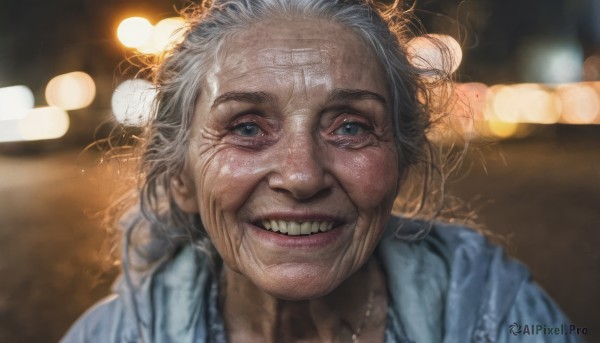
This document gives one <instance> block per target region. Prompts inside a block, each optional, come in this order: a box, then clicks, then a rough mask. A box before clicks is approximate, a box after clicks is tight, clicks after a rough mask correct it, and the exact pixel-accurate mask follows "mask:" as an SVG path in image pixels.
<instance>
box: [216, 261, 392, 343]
mask: <svg viewBox="0 0 600 343" xmlns="http://www.w3.org/2000/svg"><path fill="white" fill-rule="evenodd" d="M379 268H380V267H379V265H378V263H377V262H376V261H375V260H374V259H373V258H371V260H369V261H368V262H367V263H366V264H365V265H364V266H363V267H361V268H360V269H359V270H358V271H357V272H355V273H354V274H353V275H351V276H350V277H349V278H348V279H347V280H346V281H344V283H342V284H341V285H340V286H339V287H338V288H336V289H335V290H334V291H333V292H331V293H330V294H328V295H326V296H324V297H321V298H318V299H311V300H300V301H294V300H284V299H278V298H275V297H273V296H271V295H269V294H267V293H265V292H263V291H262V290H260V289H259V288H258V287H256V286H255V285H254V284H253V283H251V282H250V281H249V280H247V279H246V278H245V277H244V276H242V275H241V274H239V273H236V272H234V271H232V270H230V269H229V268H227V267H226V266H225V265H224V266H223V270H222V273H221V282H220V289H221V291H220V300H219V302H220V308H221V312H222V313H223V317H224V321H225V327H226V332H227V335H228V342H231V343H235V342H240V341H242V342H243V341H253V340H256V341H261V342H266V343H269V342H278V343H279V342H298V341H303V342H350V341H351V337H352V334H353V333H355V332H356V331H357V330H358V326H360V325H361V324H362V323H363V322H364V319H365V312H366V308H367V302H368V295H369V292H370V291H371V289H373V290H374V292H375V293H374V294H375V299H376V300H375V303H376V304H377V303H380V304H381V303H382V300H383V304H384V305H385V306H383V309H381V310H380V311H375V312H376V313H377V312H383V313H384V315H383V318H381V315H378V314H375V315H372V317H370V318H369V320H368V321H367V322H366V323H364V324H363V325H364V327H363V328H362V333H361V337H364V335H363V334H365V335H366V334H367V331H368V330H369V326H370V325H373V324H377V325H381V324H383V329H385V319H386V318H385V311H386V309H387V290H386V288H385V284H382V282H381V280H384V279H382V278H381V276H382V275H379V273H381V272H382V271H381V270H380V269H379ZM383 282H385V281H383ZM382 287H383V290H382V289H381V288H382ZM377 299H379V300H377ZM361 341H362V340H361Z"/></svg>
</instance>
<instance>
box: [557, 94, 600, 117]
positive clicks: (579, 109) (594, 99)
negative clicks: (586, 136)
mask: <svg viewBox="0 0 600 343" xmlns="http://www.w3.org/2000/svg"><path fill="white" fill-rule="evenodd" d="M558 94H559V96H560V99H561V102H562V118H561V119H562V120H563V121H564V122H566V123H569V124H590V123H593V122H594V121H595V119H596V118H597V117H598V115H599V112H600V97H599V95H598V93H597V92H596V91H595V90H594V88H592V87H590V86H588V85H585V84H573V85H568V86H564V87H561V88H559V89H558Z"/></svg>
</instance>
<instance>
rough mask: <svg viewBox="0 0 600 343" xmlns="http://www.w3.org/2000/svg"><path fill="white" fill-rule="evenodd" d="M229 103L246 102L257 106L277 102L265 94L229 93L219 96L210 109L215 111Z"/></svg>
mask: <svg viewBox="0 0 600 343" xmlns="http://www.w3.org/2000/svg"><path fill="white" fill-rule="evenodd" d="M228 101H238V102H246V103H250V104H255V105H259V104H264V103H271V104H274V103H275V102H276V101H275V98H274V97H273V96H272V95H270V94H268V93H265V92H227V93H223V94H221V95H219V96H218V97H217V98H216V99H215V101H213V104H212V106H211V108H210V109H211V110H213V109H214V108H215V107H217V106H219V105H220V104H222V103H225V102H228Z"/></svg>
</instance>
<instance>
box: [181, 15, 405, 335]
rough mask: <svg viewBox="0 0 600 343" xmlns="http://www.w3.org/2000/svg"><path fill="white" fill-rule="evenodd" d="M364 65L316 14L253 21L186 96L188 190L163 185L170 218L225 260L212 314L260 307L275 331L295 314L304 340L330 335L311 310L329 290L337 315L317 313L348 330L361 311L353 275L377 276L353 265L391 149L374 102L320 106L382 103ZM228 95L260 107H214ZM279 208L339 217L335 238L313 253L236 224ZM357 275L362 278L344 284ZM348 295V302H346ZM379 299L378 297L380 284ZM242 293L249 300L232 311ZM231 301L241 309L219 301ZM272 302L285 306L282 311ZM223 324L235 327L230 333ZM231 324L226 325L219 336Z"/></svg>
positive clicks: (377, 221) (383, 190) (374, 221)
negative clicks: (190, 100) (190, 110)
mask: <svg viewBox="0 0 600 343" xmlns="http://www.w3.org/2000/svg"><path fill="white" fill-rule="evenodd" d="M374 61H376V59H375V57H374V56H373V55H372V54H371V53H370V52H369V50H368V48H367V46H366V45H364V44H363V43H362V41H360V39H359V38H358V37H357V36H355V35H354V34H353V33H351V31H349V30H347V29H346V28H344V27H341V26H339V25H337V24H332V23H330V22H325V21H318V20H293V21H268V22H263V23H259V24H256V25H254V26H252V27H251V28H249V29H248V30H245V31H243V32H240V33H238V34H236V35H235V36H234V37H233V38H232V39H231V40H230V41H229V42H227V43H226V44H225V47H224V50H223V53H222V54H221V55H220V57H219V59H218V62H217V63H216V64H215V65H214V66H213V68H212V69H211V70H210V72H209V74H208V76H207V79H206V82H205V85H204V87H203V88H202V90H201V93H200V95H199V99H198V102H197V105H196V111H195V116H194V119H193V123H192V127H191V135H190V141H189V152H188V161H189V168H188V170H186V172H185V173H184V175H182V177H181V178H182V179H184V180H186V181H185V184H186V185H187V188H188V189H187V190H186V191H184V192H179V193H178V192H177V191H176V192H175V200H176V202H177V203H178V205H179V206H180V207H181V208H182V209H183V210H184V211H187V212H190V213H200V216H201V218H202V221H203V224H204V227H205V228H206V230H207V232H208V234H209V236H210V237H211V239H212V242H213V243H214V245H215V247H216V249H217V250H218V252H219V254H220V255H221V257H222V258H223V259H224V261H225V265H226V274H225V275H226V279H227V287H226V291H225V297H226V299H227V303H226V304H225V311H226V312H227V311H234V310H235V311H236V312H237V313H236V315H237V316H238V317H240V318H242V317H244V316H243V314H248V316H251V315H252V314H254V315H255V316H256V313H254V312H252V311H251V310H250V309H248V307H251V305H252V304H256V303H260V305H261V308H262V312H263V314H264V315H265V316H266V315H267V314H268V315H270V316H271V317H275V318H278V320H279V321H280V323H279V326H280V328H279V330H281V327H282V326H285V325H286V324H285V323H281V321H283V322H285V321H284V320H282V318H296V317H297V316H294V315H291V314H294V313H296V314H298V313H304V315H302V316H301V317H303V318H304V317H306V318H312V319H313V321H315V322H316V324H314V325H312V326H311V325H308V326H306V328H305V329H306V330H305V331H306V332H304V331H303V333H302V334H303V335H308V336H311V333H312V335H313V336H311V337H315V340H321V339H325V338H327V337H329V338H331V337H333V336H331V335H334V333H329V334H327V333H325V332H326V331H327V329H323V327H326V328H328V329H329V330H331V331H334V332H335V330H336V325H339V324H336V323H330V322H329V321H328V320H326V319H324V318H320V319H319V320H317V319H316V318H317V317H319V316H321V317H322V316H323V315H322V313H323V311H314V309H315V308H322V307H323V306H325V305H323V304H330V305H331V304H334V303H335V304H338V303H339V301H334V300H333V299H335V297H336V296H337V297H338V298H339V297H340V295H339V294H345V296H344V299H343V301H344V302H345V303H346V304H345V305H344V306H348V308H349V309H348V308H347V309H346V310H347V311H345V312H348V313H347V314H344V315H341V314H340V313H338V312H339V311H337V312H336V310H335V309H333V310H331V311H333V312H334V313H337V314H338V315H339V316H341V317H343V316H347V317H348V318H346V320H347V321H349V322H352V323H354V322H359V321H360V318H361V317H362V316H364V310H363V307H362V306H364V302H365V301H366V300H365V299H366V292H365V290H366V289H369V287H370V286H369V285H368V283H369V282H375V281H374V280H376V279H377V278H375V279H372V280H369V279H368V278H366V277H367V276H370V275H371V274H372V273H376V274H377V273H381V272H380V271H377V270H378V269H376V268H375V269H374V268H366V267H365V268H362V269H361V267H363V266H364V265H365V263H367V261H368V260H369V258H370V256H371V253H372V252H373V250H374V248H375V246H376V245H377V242H378V241H379V239H380V237H381V234H382V232H383V228H384V225H385V223H386V222H387V220H388V218H389V215H390V211H391V206H392V203H393V200H394V198H395V196H396V190H397V188H398V179H399V174H398V170H397V167H396V166H397V165H398V164H397V152H396V149H395V146H394V141H393V135H392V130H391V118H390V114H389V109H388V108H387V105H386V104H385V103H382V102H381V101H377V100H375V99H373V98H358V99H355V98H353V99H350V100H340V99H336V100H334V101H332V100H331V94H333V93H334V91H335V90H336V89H352V90H357V89H358V90H366V91H369V92H372V93H376V94H379V95H381V98H382V99H384V100H385V101H387V104H389V99H390V98H389V94H388V90H387V86H386V83H385V77H384V75H383V72H382V71H381V69H380V67H379V66H378V65H377V63H374ZM228 92H262V93H264V94H268V96H269V99H270V101H262V102H259V103H248V102H246V101H238V100H233V101H225V102H222V103H220V104H218V105H216V106H214V105H215V100H216V99H217V98H218V97H219V96H221V95H223V94H226V93H228ZM247 123H250V124H251V126H250V127H249V128H251V129H252V130H254V131H251V132H250V134H247V132H245V131H243V130H244V129H245V128H246V126H244V125H245V124H247ZM348 123H350V124H351V125H350V126H348V127H346V126H345V125H346V124H348ZM354 123H358V125H355V124H354ZM345 130H348V131H347V132H346V131H345ZM286 211H295V212H301V213H305V214H311V213H319V214H327V215H330V216H332V217H335V218H339V219H340V220H341V222H342V224H341V225H340V227H338V228H336V230H341V231H340V232H341V234H340V235H339V237H338V238H337V239H336V241H335V242H333V243H332V244H329V245H328V246H327V247H325V248H314V249H313V248H303V249H289V248H284V247H279V246H276V245H273V244H267V243H265V242H264V241H263V240H261V239H259V238H257V236H256V235H254V234H253V233H252V232H253V231H252V230H250V229H249V225H252V223H253V222H255V221H256V219H257V218H262V217H263V216H264V215H265V214H271V213H274V212H286ZM357 271H358V272H357ZM359 273H362V274H361V275H362V277H363V278H366V279H365V280H361V281H357V277H356V275H358V274H359ZM377 275H378V274H377ZM379 279H381V278H380V277H379ZM349 280H352V281H349ZM383 284H384V282H383V281H382V282H381V284H377V285H375V286H373V287H385V286H382V285H383ZM355 289H356V291H357V292H359V291H360V292H359V294H358V295H355V296H353V297H352V296H351V297H348V294H354V293H353V290H355ZM381 293H382V294H383V295H382V299H381V300H380V302H383V303H385V301H386V300H385V289H384V288H383V291H382V292H381ZM241 294H245V295H246V296H245V297H241V296H240V295H241ZM249 294H251V296H252V297H253V298H252V301H251V302H250V305H248V304H247V303H244V301H246V302H247V301H248V300H247V298H248V295H249ZM336 294H337V295H336ZM236 296H237V297H238V298H240V299H239V300H240V301H239V302H238V304H244V306H246V307H245V308H243V307H242V306H241V305H240V306H238V307H240V308H236V306H235V304H232V302H231V301H229V300H231V299H235V298H236ZM242 298H244V299H242ZM285 300H294V302H293V303H294V304H295V305H293V306H288V307H285V306H282V303H285ZM298 301H299V302H298ZM299 304H305V305H306V306H301V305H299ZM352 305H356V306H352ZM282 308H283V309H287V310H281V309H282ZM299 308H302V310H299ZM310 308H312V309H313V310H312V311H310V310H309V309H310ZM355 308H356V309H357V310H355ZM265 309H267V310H265ZM278 311H279V312H278ZM286 311H287V312H286ZM382 311H383V318H385V314H384V313H385V312H384V310H382ZM305 312H306V313H305ZM281 313H288V316H285V315H283V314H281ZM290 313H291V314H290ZM307 313H310V315H309V314H307ZM319 313H321V314H319ZM271 317H270V318H271ZM380 317H381V316H380ZM236 320H237V321H236V322H235V323H236V324H235V325H238V326H239V327H242V326H243V325H244V323H243V322H242V319H236ZM232 321H233V319H232V320H226V322H227V324H228V328H229V326H230V325H232ZM294 321H295V323H296V324H294V325H296V328H297V327H299V326H301V324H299V322H298V320H297V318H296V319H295V320H294ZM266 322H269V321H266ZM271 324H273V322H271ZM260 325H262V326H261V329H256V327H254V328H253V329H252V330H253V331H255V333H256V331H260V332H262V333H263V334H264V333H265V332H271V333H273V332H275V331H276V330H277V328H273V327H270V326H269V324H264V321H263V324H260ZM265 325H266V326H265ZM321 326H323V327H321ZM365 330H366V329H365ZM296 331H297V330H296ZM296 331H294V330H291V331H290V332H296ZM338 331H339V330H338ZM367 331H368V330H367ZM230 334H231V333H230ZM296 336H297V335H296ZM377 337H379V336H377ZM230 338H231V337H230ZM263 338H264V337H263ZM296 338H297V337H296ZM289 339H290V340H293V339H294V337H289Z"/></svg>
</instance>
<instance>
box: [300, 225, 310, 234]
mask: <svg viewBox="0 0 600 343" xmlns="http://www.w3.org/2000/svg"><path fill="white" fill-rule="evenodd" d="M311 232H312V223H311V222H304V223H302V225H300V233H301V234H303V235H310V233H311Z"/></svg>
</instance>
